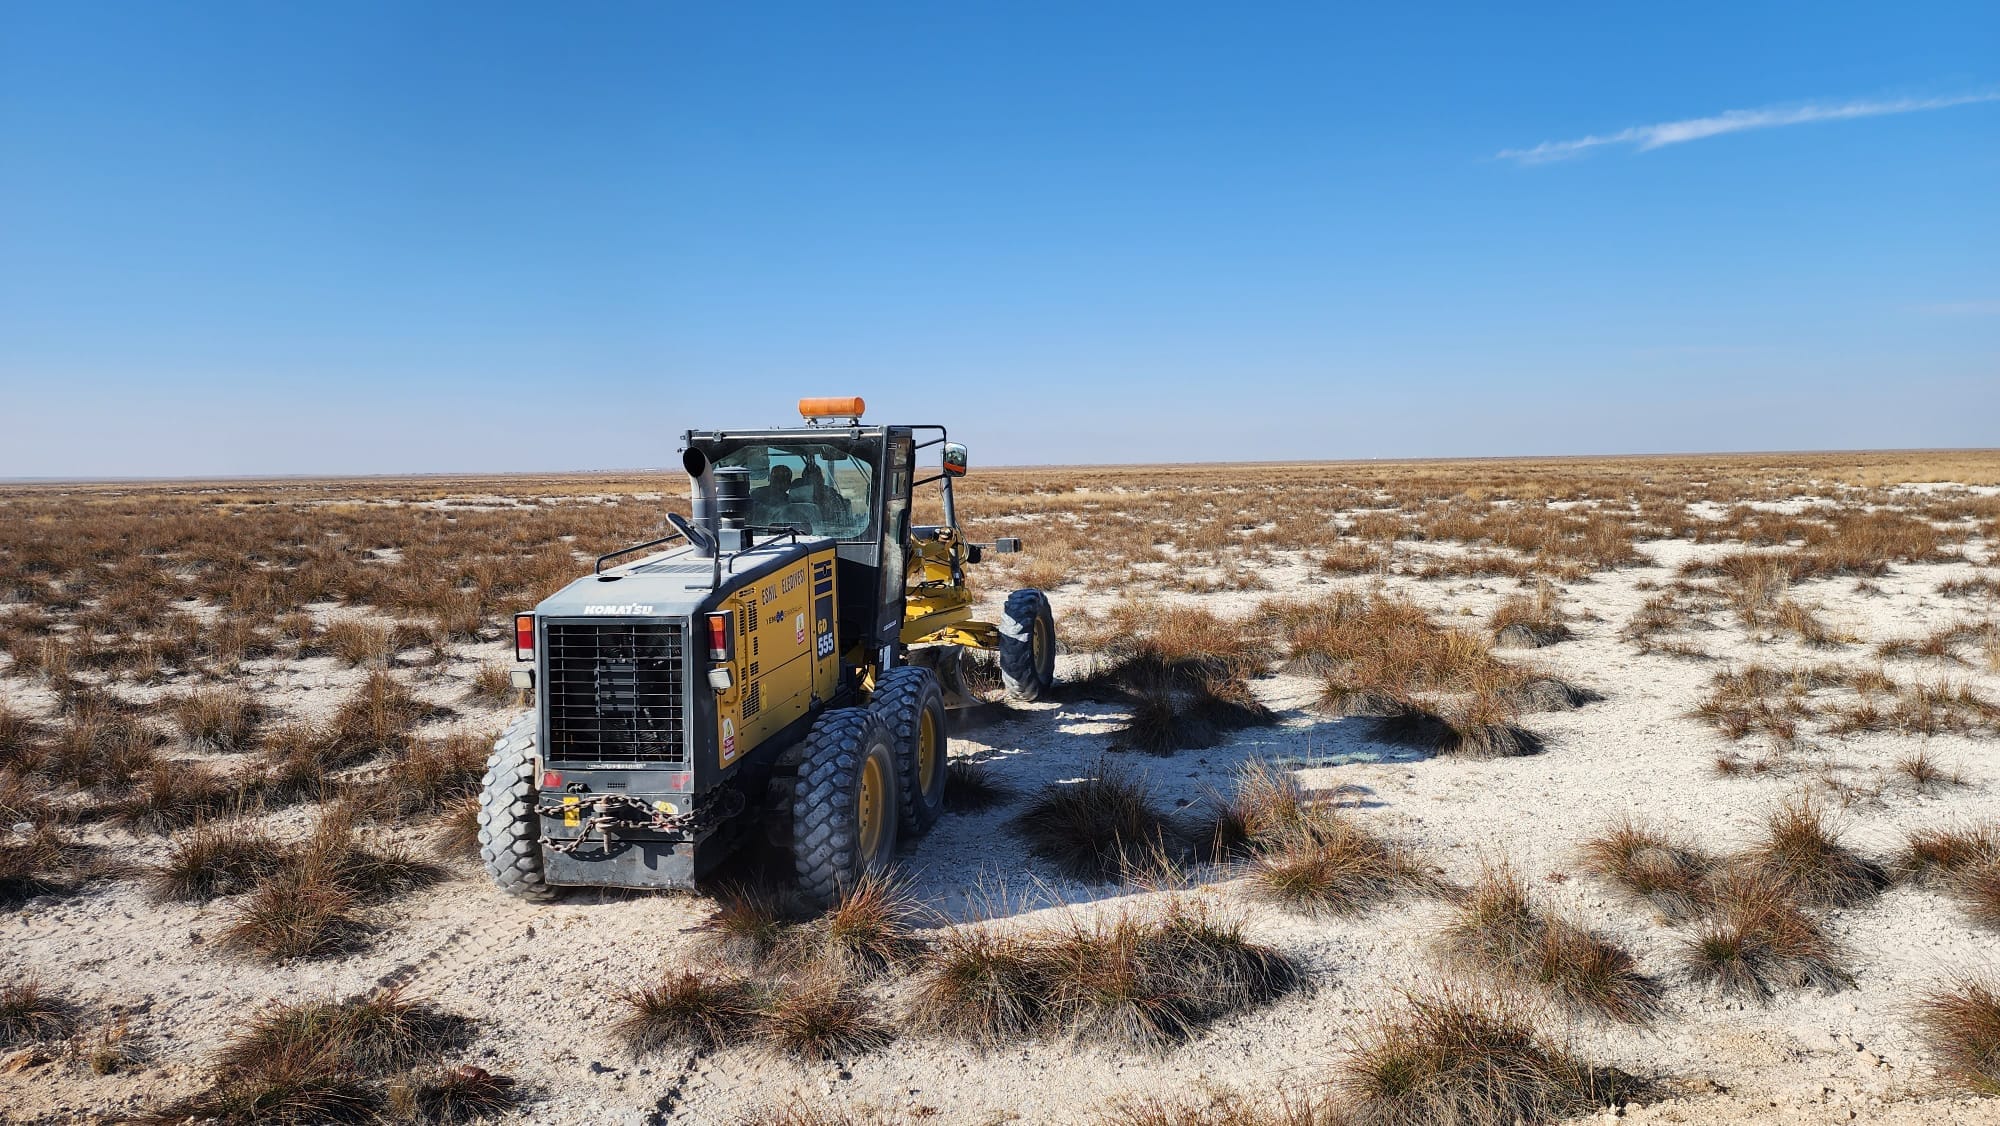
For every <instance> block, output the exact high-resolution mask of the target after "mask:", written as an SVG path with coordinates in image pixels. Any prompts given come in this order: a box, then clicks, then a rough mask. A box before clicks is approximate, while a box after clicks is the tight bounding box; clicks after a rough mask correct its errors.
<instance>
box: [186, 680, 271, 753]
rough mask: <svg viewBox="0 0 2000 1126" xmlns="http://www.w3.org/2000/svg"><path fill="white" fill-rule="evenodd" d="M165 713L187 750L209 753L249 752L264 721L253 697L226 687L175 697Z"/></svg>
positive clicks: (240, 690) (262, 713) (260, 708)
mask: <svg viewBox="0 0 2000 1126" xmlns="http://www.w3.org/2000/svg"><path fill="white" fill-rule="evenodd" d="M168 711H169V714H171V715H172V717H173V721H174V727H175V728H176V729H177V730H179V731H180V733H181V738H183V739H185V740H187V743H188V746H189V747H191V748H192V749H194V750H197V751H203V752H211V753H213V752H223V751H245V750H249V749H250V744H251V740H252V738H253V737H254V736H255V735H256V731H257V725H258V724H260V723H262V722H263V720H264V709H263V708H262V707H261V706H259V705H258V703H257V701H256V698H255V697H253V696H251V695H250V694H249V693H248V692H245V691H243V690H242V689H240V688H235V687H227V686H225V687H220V688H204V689H200V690H198V691H195V692H190V693H187V694H186V695H182V696H176V697H174V698H173V699H172V700H171V701H169V702H168Z"/></svg>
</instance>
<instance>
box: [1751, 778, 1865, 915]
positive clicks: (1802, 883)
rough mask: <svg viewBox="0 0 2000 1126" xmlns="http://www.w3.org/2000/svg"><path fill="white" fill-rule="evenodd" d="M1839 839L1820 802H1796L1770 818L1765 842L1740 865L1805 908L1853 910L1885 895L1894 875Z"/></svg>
mask: <svg viewBox="0 0 2000 1126" xmlns="http://www.w3.org/2000/svg"><path fill="white" fill-rule="evenodd" d="M1840 835H1841V833H1840V828H1839V826H1838V825H1837V824H1836V823H1835V821H1834V819H1833V817H1832V815H1830V814H1829V813H1827V811H1826V810H1825V809H1824V808H1823V807H1822V806H1821V805H1820V804H1819V803H1818V802H1817V801H1816V800H1814V799H1813V798H1811V797H1809V796H1800V797H1796V798H1793V799H1791V800H1789V801H1786V802H1785V803H1783V804H1781V805H1780V806H1778V807H1777V808H1776V809H1774V810H1772V811H1771V813H1770V815H1769V816H1768V817H1766V818H1765V821H1764V838H1763V840H1761V841H1759V842H1758V843H1757V844H1756V845H1754V846H1753V847H1752V848H1750V850H1749V851H1747V852H1746V853H1745V854H1744V855H1743V857H1742V858H1741V863H1742V865H1743V867H1744V868H1745V870H1746V871H1748V872H1751V873H1753V874H1755V875H1756V876H1758V877H1760V878H1761V879H1763V880H1764V881H1766V882H1768V884H1769V885H1770V887H1771V888H1773V889H1774V890H1775V891H1776V892H1777V893H1778V894H1780V895H1782V896H1785V897H1787V898H1789V899H1791V900H1793V901H1795V902H1797V903H1798V904H1800V905H1801V906H1804V907H1808V908H1814V909H1821V908H1829V907H1852V906H1854V905H1855V904H1858V903H1864V902H1866V901H1868V900H1870V899H1873V898H1874V897H1875V896H1877V895H1879V894H1881V892H1882V889H1884V888H1886V887H1888V886H1889V873H1888V871H1887V869H1885V868H1884V867H1883V866H1882V865H1881V864H1879V863H1877V862H1875V861H1873V860H1870V859H1868V858H1867V857H1864V856H1862V855H1860V854H1859V853H1856V852H1855V851H1854V850H1853V849H1850V848H1848V847H1847V846H1846V845H1844V844H1842V843H1841V841H1840Z"/></svg>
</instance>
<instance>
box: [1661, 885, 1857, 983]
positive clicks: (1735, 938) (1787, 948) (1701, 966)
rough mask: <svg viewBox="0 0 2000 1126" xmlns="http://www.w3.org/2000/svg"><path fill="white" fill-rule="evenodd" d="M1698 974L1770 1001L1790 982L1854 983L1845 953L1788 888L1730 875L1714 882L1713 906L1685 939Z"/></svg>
mask: <svg viewBox="0 0 2000 1126" xmlns="http://www.w3.org/2000/svg"><path fill="white" fill-rule="evenodd" d="M1683 950H1684V955H1685V962H1686V965H1687V968H1688V970H1689V972H1690V973H1691V974H1692V975H1693V977H1694V978H1695V980H1696V981H1699V982H1703V983H1706V984H1709V985H1712V986H1714V987H1715V988H1717V989H1719V990H1720V991H1721V992H1722V993H1724V994H1725V995H1729V996H1734V997H1740V998H1743V999H1745V1000H1753V1001H1760V1002H1768V1001H1770V1000H1771V999H1772V998H1773V997H1775V996H1776V995H1777V994H1778V993H1780V992H1782V991H1784V990H1787V989H1797V988H1815V989H1819V990H1821V991H1822V992H1826V993H1832V992H1835V991H1837V990H1840V989H1843V988H1845V987H1846V986H1848V985H1850V984H1852V982H1853V979H1852V977H1851V976H1850V975H1849V974H1848V972H1847V971H1846V970H1845V969H1844V968H1843V967H1842V965H1841V962H1842V958H1843V954H1842V952H1841V950H1840V949H1839V947H1838V946H1836V945H1835V944H1834V942H1833V940H1832V939H1831V938H1829V937H1828V936H1827V934H1826V932H1825V931H1824V930H1823V929H1822V928H1821V926H1820V924H1819V922H1818V921H1817V920H1815V919H1813V918H1812V917H1811V916H1809V915H1807V914H1806V913H1805V912H1803V911H1801V910H1799V908H1798V907H1797V906H1796V905H1795V904H1794V903H1793V902H1792V900H1791V899H1790V898H1789V897H1788V896H1787V894H1786V891H1785V889H1784V888H1782V887H1779V886H1776V885H1774V884H1772V883H1770V882H1768V881H1767V880H1763V879H1759V878H1757V877H1754V876H1743V875H1737V876H1733V877H1731V878H1729V879H1727V880H1725V881H1723V882H1722V884H1721V885H1720V886H1719V887H1718V888H1717V890H1716V902H1715V906H1714V907H1713V908H1712V914H1711V915H1710V917H1709V918H1708V919H1707V920H1706V921H1704V922H1703V923H1702V925H1701V927H1700V928H1699V930H1698V932H1697V933H1696V934H1695V935H1694V936H1693V937H1692V938H1689V939H1687V940H1686V942H1685V943H1684V946H1683Z"/></svg>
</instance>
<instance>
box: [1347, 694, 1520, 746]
mask: <svg viewBox="0 0 2000 1126" xmlns="http://www.w3.org/2000/svg"><path fill="white" fill-rule="evenodd" d="M1383 712H1384V714H1381V715H1378V716H1374V717H1373V718H1372V719H1371V721H1370V728H1369V730H1370V734H1372V735H1373V736H1374V737H1375V738H1377V739H1380V740H1381V741H1383V742H1385V743H1394V744H1396V745H1398V746H1403V747H1413V748H1416V749H1418V750H1422V751H1427V752H1430V753H1432V754H1440V755H1455V756H1459V757H1463V758H1516V757H1519V756H1522V755H1535V754H1540V753H1541V752H1542V750H1543V749H1544V747H1543V742H1542V737H1541V736H1540V735H1537V734H1535V733H1534V732H1533V731H1530V730H1529V729H1527V728H1525V727H1522V726H1521V725H1520V724H1519V723H1518V722H1516V721H1517V720H1518V719H1519V718H1520V709H1519V708H1518V707H1517V706H1516V705H1515V704H1514V703H1513V702H1512V701H1511V700H1510V699H1509V698H1508V697H1506V696H1504V695H1502V694H1501V693H1500V692H1498V691H1486V692H1478V693H1475V694H1473V695H1472V696H1470V697H1467V698H1463V699H1457V700H1453V701H1451V702H1450V703H1448V704H1446V705H1443V706H1441V707H1438V708H1433V707H1430V706H1427V705H1425V704H1422V703H1418V702H1416V701H1414V700H1403V699H1398V700H1395V701H1393V702H1392V703H1390V704H1389V705H1388V706H1387V707H1386V708H1384V709H1383Z"/></svg>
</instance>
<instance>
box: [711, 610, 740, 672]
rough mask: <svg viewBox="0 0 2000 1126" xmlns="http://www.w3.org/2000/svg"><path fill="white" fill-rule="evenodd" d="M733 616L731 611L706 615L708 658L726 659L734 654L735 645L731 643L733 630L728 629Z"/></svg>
mask: <svg viewBox="0 0 2000 1126" xmlns="http://www.w3.org/2000/svg"><path fill="white" fill-rule="evenodd" d="M735 617H736V615H735V614H733V613H722V614H710V615H709V616H708V659H709V660H711V661H727V660H731V659H732V658H734V657H735V656H736V652H735V647H734V646H733V645H732V644H731V642H732V641H733V640H734V639H735V631H734V630H732V629H730V623H731V620H732V619H734V618H735Z"/></svg>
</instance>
